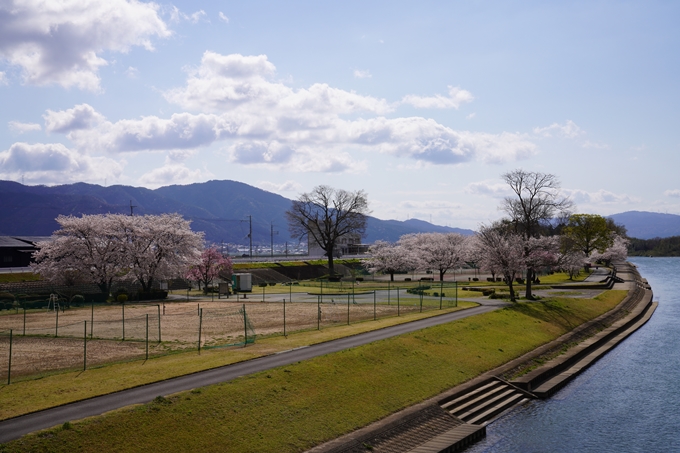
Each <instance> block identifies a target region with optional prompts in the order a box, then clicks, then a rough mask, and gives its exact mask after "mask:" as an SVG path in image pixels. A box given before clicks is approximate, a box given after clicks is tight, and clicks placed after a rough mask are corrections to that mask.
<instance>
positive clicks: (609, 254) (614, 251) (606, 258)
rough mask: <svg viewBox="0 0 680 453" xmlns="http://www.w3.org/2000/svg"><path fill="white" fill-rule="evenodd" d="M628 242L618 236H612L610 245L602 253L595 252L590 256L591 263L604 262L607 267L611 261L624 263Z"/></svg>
mask: <svg viewBox="0 0 680 453" xmlns="http://www.w3.org/2000/svg"><path fill="white" fill-rule="evenodd" d="M629 242H630V241H629V240H628V239H626V238H624V237H623V236H619V235H618V234H616V235H614V239H613V241H612V245H611V246H610V247H608V248H607V249H606V250H605V251H604V252H602V253H600V252H595V253H593V254H592V255H590V260H591V262H594V263H597V262H604V263H605V264H606V265H609V264H610V263H611V262H612V261H624V260H625V259H626V257H627V256H628V243H629Z"/></svg>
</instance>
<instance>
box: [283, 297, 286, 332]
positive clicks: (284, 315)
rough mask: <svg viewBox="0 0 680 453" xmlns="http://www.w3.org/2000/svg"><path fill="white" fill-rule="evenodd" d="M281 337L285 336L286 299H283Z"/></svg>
mask: <svg viewBox="0 0 680 453" xmlns="http://www.w3.org/2000/svg"><path fill="white" fill-rule="evenodd" d="M283 336H284V337H285V336H286V299H285V298H284V299H283Z"/></svg>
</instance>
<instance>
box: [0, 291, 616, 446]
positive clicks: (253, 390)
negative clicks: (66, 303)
mask: <svg viewBox="0 0 680 453" xmlns="http://www.w3.org/2000/svg"><path fill="white" fill-rule="evenodd" d="M623 297H625V292H613V291H610V292H607V293H605V294H603V295H601V296H598V298H597V299H596V300H593V299H554V300H551V301H542V302H540V303H519V304H516V305H513V306H512V307H509V308H505V309H501V310H498V311H495V312H491V313H487V314H484V315H480V316H474V317H471V318H466V319H463V320H460V321H456V322H452V323H448V324H445V325H441V326H436V327H432V328H428V329H423V330H421V331H418V332H414V333H411V334H406V335H401V336H399V337H395V338H391V339H387V340H383V341H378V342H375V343H371V344H369V345H365V346H362V347H358V348H353V349H350V350H346V351H342V352H339V353H335V354H329V355H326V356H323V357H318V358H316V359H312V360H308V361H304V362H298V363H296V364H294V365H290V366H286V367H281V368H277V369H273V370H270V371H266V372H262V373H257V374H254V375H250V376H246V377H242V378H239V379H236V380H233V381H230V382H228V383H223V384H218V385H214V386H210V387H206V388H202V389H197V390H193V391H187V392H182V393H180V394H177V395H174V396H170V397H168V398H157V399H156V400H155V401H154V402H152V403H149V404H145V405H141V406H137V407H134V408H125V409H121V410H119V411H116V412H113V413H110V414H106V415H104V416H100V417H94V418H92V419H88V420H85V421H82V422H71V423H70V424H69V426H68V429H66V427H64V426H60V427H57V428H53V429H51V430H48V431H45V432H42V433H37V434H33V435H29V436H26V437H24V438H22V439H20V440H17V441H13V442H10V443H7V444H5V445H3V446H0V452H23V451H32V452H47V451H49V452H78V451H83V452H89V451H92V452H99V451H115V452H133V451H179V450H181V451H238V452H256V451H257V452H260V451H276V452H298V451H304V450H305V449H308V448H310V447H312V446H314V445H316V444H318V443H321V442H323V441H325V440H329V439H332V438H335V437H337V436H339V435H342V434H344V433H347V432H350V431H352V430H354V429H357V428H359V427H361V426H364V425H366V424H368V423H370V422H372V421H375V420H378V419H380V418H383V417H385V416H387V415H389V414H390V413H393V412H395V411H397V410H400V409H402V408H404V407H407V406H409V405H412V404H414V403H417V402H419V401H422V400H424V399H426V398H428V397H431V396H434V395H436V394H438V393H440V392H442V391H443V390H445V389H448V388H451V387H453V386H455V385H457V384H459V383H462V382H464V381H466V380H469V379H470V378H472V377H474V376H477V375H479V374H480V373H482V372H484V371H487V370H489V369H492V368H494V367H496V366H498V365H500V364H503V363H505V362H507V361H509V360H511V359H513V358H515V357H518V356H520V355H522V354H524V353H526V352H528V351H530V350H532V349H534V348H535V347H537V346H539V345H541V344H543V343H546V342H548V341H550V340H552V339H554V338H557V337H558V336H560V335H562V334H563V333H565V332H566V331H568V330H570V329H572V328H573V327H574V326H576V325H578V324H580V323H581V322H583V321H585V320H587V319H590V318H593V317H595V316H597V315H599V314H601V313H604V312H606V311H608V310H609V309H611V308H612V307H613V306H615V305H616V304H617V303H618V302H619V301H620V300H622V298H623ZM8 390H9V389H8V388H7V387H6V388H4V389H3V392H6V391H8ZM3 392H0V393H3Z"/></svg>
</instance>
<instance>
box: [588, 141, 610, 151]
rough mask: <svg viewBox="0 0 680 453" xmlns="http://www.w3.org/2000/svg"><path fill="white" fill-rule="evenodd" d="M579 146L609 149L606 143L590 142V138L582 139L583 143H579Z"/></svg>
mask: <svg viewBox="0 0 680 453" xmlns="http://www.w3.org/2000/svg"><path fill="white" fill-rule="evenodd" d="M581 146H582V147H584V148H590V149H610V148H611V147H610V146H609V145H607V144H606V143H600V142H591V141H590V140H586V141H584V142H583V143H581Z"/></svg>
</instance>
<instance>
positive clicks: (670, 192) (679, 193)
mask: <svg viewBox="0 0 680 453" xmlns="http://www.w3.org/2000/svg"><path fill="white" fill-rule="evenodd" d="M663 194H664V195H666V196H667V197H673V198H680V190H678V189H673V190H667V191H665V192H664V193H663Z"/></svg>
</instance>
